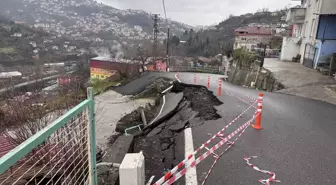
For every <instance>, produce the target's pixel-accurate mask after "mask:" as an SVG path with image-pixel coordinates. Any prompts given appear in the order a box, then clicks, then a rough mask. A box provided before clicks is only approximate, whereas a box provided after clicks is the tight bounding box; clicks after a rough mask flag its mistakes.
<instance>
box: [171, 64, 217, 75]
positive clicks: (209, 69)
mask: <svg viewBox="0 0 336 185" xmlns="http://www.w3.org/2000/svg"><path fill="white" fill-rule="evenodd" d="M169 71H170V72H199V73H216V74H217V73H221V68H220V67H219V66H188V65H170V66H169Z"/></svg>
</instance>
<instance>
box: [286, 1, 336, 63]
mask: <svg viewBox="0 0 336 185" xmlns="http://www.w3.org/2000/svg"><path fill="white" fill-rule="evenodd" d="M286 21H287V22H288V24H289V25H291V27H292V32H291V34H290V36H288V37H284V38H283V45H282V51H281V60H292V58H293V57H296V56H297V55H298V54H299V55H301V58H300V62H301V64H303V65H305V66H306V67H309V68H316V67H317V66H318V65H319V64H321V63H326V62H327V61H328V60H329V59H330V57H331V55H332V54H333V53H336V31H335V30H336V0H301V5H300V6H296V7H293V8H291V9H290V10H289V12H288V14H287V19H286Z"/></svg>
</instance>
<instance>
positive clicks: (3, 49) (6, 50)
mask: <svg viewBox="0 0 336 185" xmlns="http://www.w3.org/2000/svg"><path fill="white" fill-rule="evenodd" d="M0 53H5V54H9V53H16V50H15V49H14V48H11V47H6V48H0Z"/></svg>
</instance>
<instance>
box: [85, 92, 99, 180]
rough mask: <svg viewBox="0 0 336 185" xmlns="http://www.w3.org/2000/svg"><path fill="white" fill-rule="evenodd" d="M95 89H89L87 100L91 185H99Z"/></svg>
mask: <svg viewBox="0 0 336 185" xmlns="http://www.w3.org/2000/svg"><path fill="white" fill-rule="evenodd" d="M93 96H94V94H93V88H92V87H89V88H87V98H88V100H89V107H88V116H89V119H88V121H89V130H88V132H89V138H88V139H90V143H89V150H90V151H89V153H88V154H89V175H90V177H89V179H90V183H89V184H90V185H97V184H98V182H97V171H96V170H97V169H96V128H95V106H94V97H93Z"/></svg>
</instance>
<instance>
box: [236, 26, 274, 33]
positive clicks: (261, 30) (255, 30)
mask: <svg viewBox="0 0 336 185" xmlns="http://www.w3.org/2000/svg"><path fill="white" fill-rule="evenodd" d="M235 32H236V33H239V32H244V33H243V34H248V35H250V34H251V35H272V29H271V28H264V27H257V26H253V27H242V28H237V29H235Z"/></svg>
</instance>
